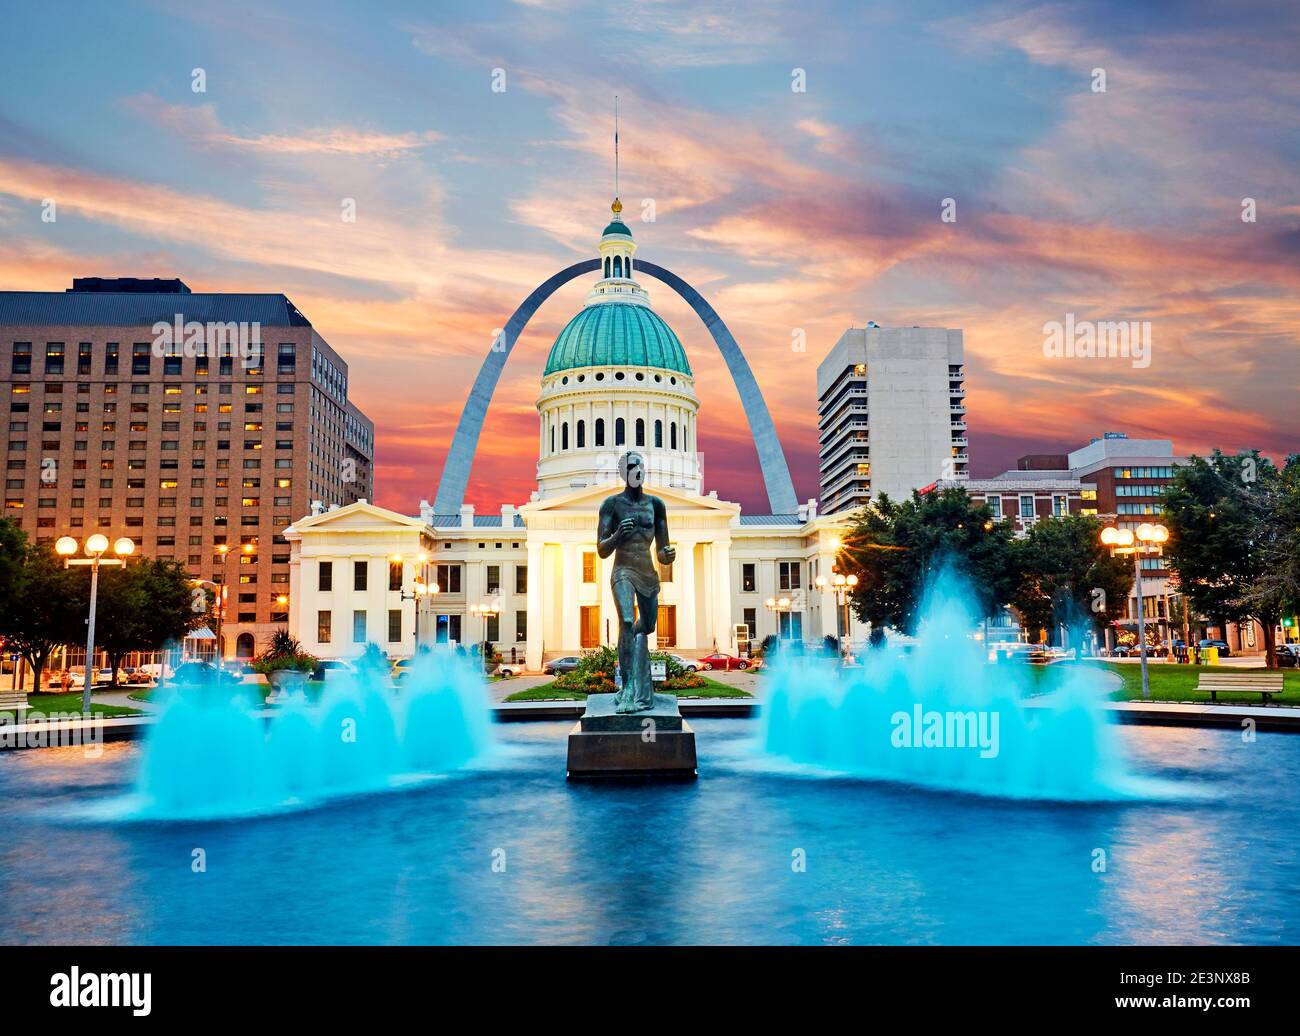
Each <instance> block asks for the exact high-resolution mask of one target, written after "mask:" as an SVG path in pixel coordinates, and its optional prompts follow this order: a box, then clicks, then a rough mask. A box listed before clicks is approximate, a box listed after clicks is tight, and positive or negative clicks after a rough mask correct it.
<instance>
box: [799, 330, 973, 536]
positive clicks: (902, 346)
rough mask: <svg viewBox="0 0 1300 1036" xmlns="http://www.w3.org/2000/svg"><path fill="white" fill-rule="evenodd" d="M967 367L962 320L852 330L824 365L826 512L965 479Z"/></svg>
mask: <svg viewBox="0 0 1300 1036" xmlns="http://www.w3.org/2000/svg"><path fill="white" fill-rule="evenodd" d="M965 377H966V368H965V358H964V353H963V348H962V333H961V331H960V330H959V329H956V330H954V329H950V328H942V327H880V326H878V325H876V324H875V323H868V324H867V326H866V327H860V328H859V327H851V328H849V329H848V330H847V331H845V332H844V334H842V335H841V336H840V340H839V341H838V342H836V343H835V347H834V348H833V349H831V351H830V352H829V353H828V354H827V356H826V358H825V359H824V360H823V361H822V362H821V364H820V365H819V366H818V367H817V432H818V459H819V462H820V481H821V508H822V511H823V513H828V514H829V513H832V512H835V511H845V510H853V509H855V508H859V507H862V506H864V505H865V504H867V503H868V502H870V501H871V500H876V499H879V497H880V496H881V495H882V494H888V495H889V497H890V499H892V500H898V499H901V498H905V497H907V496H909V495H910V494H911V492H912V490H913V489H920V488H922V487H924V486H927V485H929V484H930V483H932V482H935V481H937V480H938V479H965V478H966V477H967V471H968V463H967V460H968V458H967V452H966V389H965V387H964V384H963V382H964V379H965Z"/></svg>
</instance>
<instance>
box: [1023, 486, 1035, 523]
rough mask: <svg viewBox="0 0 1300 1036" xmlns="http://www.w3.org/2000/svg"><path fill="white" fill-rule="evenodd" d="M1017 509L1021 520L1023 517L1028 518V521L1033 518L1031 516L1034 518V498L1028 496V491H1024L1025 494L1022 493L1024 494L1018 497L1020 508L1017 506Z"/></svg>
mask: <svg viewBox="0 0 1300 1036" xmlns="http://www.w3.org/2000/svg"><path fill="white" fill-rule="evenodd" d="M1019 510H1020V517H1021V519H1022V520H1023V519H1029V520H1030V521H1032V520H1033V518H1034V498H1033V497H1032V496H1030V495H1029V494H1028V493H1026V494H1024V495H1022V496H1021V497H1020V508H1019Z"/></svg>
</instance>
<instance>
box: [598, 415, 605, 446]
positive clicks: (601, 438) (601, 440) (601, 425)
mask: <svg viewBox="0 0 1300 1036" xmlns="http://www.w3.org/2000/svg"><path fill="white" fill-rule="evenodd" d="M596 445H597V446H604V445H605V419H604V418H603V417H598V418H596Z"/></svg>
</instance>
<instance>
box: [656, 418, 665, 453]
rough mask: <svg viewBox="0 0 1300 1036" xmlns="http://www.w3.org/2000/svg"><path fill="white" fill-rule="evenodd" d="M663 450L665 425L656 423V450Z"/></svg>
mask: <svg viewBox="0 0 1300 1036" xmlns="http://www.w3.org/2000/svg"><path fill="white" fill-rule="evenodd" d="M663 448H664V423H663V422H662V421H655V449H656V450H662V449H663Z"/></svg>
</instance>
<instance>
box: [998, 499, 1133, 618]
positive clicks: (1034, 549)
mask: <svg viewBox="0 0 1300 1036" xmlns="http://www.w3.org/2000/svg"><path fill="white" fill-rule="evenodd" d="M1101 528H1102V523H1101V522H1100V521H1099V520H1098V519H1097V518H1094V517H1092V516H1090V515H1079V514H1072V515H1064V516H1062V517H1059V518H1052V519H1050V520H1048V521H1042V522H1035V523H1034V525H1032V526H1031V527H1030V529H1029V532H1028V534H1027V535H1026V536H1025V537H1024V538H1023V539H1019V540H1014V541H1012V545H1011V558H1012V566H1013V568H1014V570H1015V574H1016V586H1015V590H1014V592H1013V594H1012V598H1011V604H1012V606H1013V607H1014V608H1015V609H1016V611H1017V612H1018V613H1019V614H1020V619H1021V622H1022V623H1023V624H1024V627H1025V629H1026V630H1030V631H1033V630H1051V629H1053V628H1055V627H1056V626H1057V625H1058V624H1063V625H1065V626H1067V627H1071V626H1077V625H1078V624H1079V622H1080V620H1081V619H1082V620H1085V621H1086V622H1087V623H1088V625H1089V626H1091V627H1092V631H1093V632H1098V633H1100V632H1101V631H1102V629H1104V627H1105V625H1106V623H1107V622H1108V621H1109V620H1110V617H1111V616H1113V615H1114V614H1115V613H1116V610H1117V606H1119V605H1120V604H1121V602H1123V601H1125V600H1127V598H1128V595H1129V591H1130V590H1132V589H1133V566H1132V564H1131V563H1130V561H1129V560H1128V559H1127V558H1125V557H1123V556H1120V557H1112V556H1111V553H1110V551H1109V550H1108V549H1107V548H1106V547H1104V546H1102V543H1101ZM1098 590H1100V591H1101V593H1100V594H1097V591H1098Z"/></svg>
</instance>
